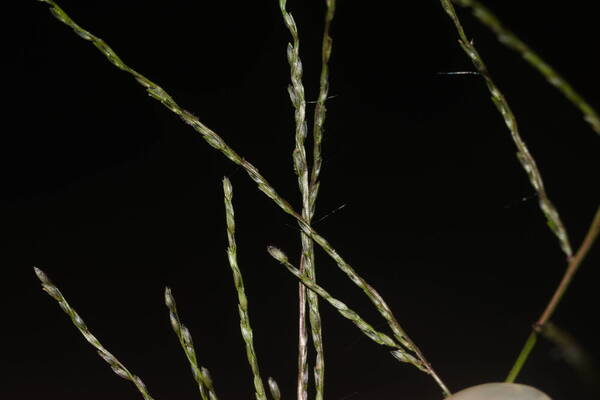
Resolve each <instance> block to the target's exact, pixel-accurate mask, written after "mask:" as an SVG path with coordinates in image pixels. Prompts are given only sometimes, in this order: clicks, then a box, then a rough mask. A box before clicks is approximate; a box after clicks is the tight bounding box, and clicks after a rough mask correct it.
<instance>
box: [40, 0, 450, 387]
mask: <svg viewBox="0 0 600 400" xmlns="http://www.w3.org/2000/svg"><path fill="white" fill-rule="evenodd" d="M38 1H41V2H44V3H47V4H49V5H50V6H51V8H50V10H51V12H52V14H53V15H54V16H55V17H56V18H57V19H59V20H60V21H61V22H63V23H64V24H66V25H68V26H70V27H71V28H73V30H74V31H75V32H76V33H77V34H78V35H79V36H80V37H81V38H83V39H85V40H88V41H91V42H92V43H93V44H94V45H95V46H96V47H97V48H98V49H99V50H100V51H101V52H102V53H103V54H104V55H105V56H106V58H107V59H108V60H109V61H110V62H111V63H112V64H113V65H115V66H116V67H117V68H119V69H121V70H123V71H125V72H128V73H129V74H131V75H133V76H134V77H135V78H136V81H137V82H138V83H139V84H140V85H142V86H144V87H145V88H146V90H147V92H148V94H149V95H150V97H152V98H154V99H156V100H158V101H159V102H161V103H162V104H163V105H164V106H165V107H167V108H168V109H169V110H171V111H172V112H173V113H175V114H177V115H178V116H179V117H180V118H181V119H182V120H183V121H184V122H185V123H187V124H188V125H190V126H192V128H193V129H194V130H195V131H196V132H198V133H199V134H200V135H201V136H202V138H203V139H204V140H205V141H206V142H207V143H208V144H209V145H210V146H212V147H214V148H215V149H217V150H219V151H220V152H221V153H223V154H224V155H225V156H226V157H227V158H229V159H230V160H231V161H232V162H234V163H235V164H236V165H239V166H240V167H242V168H243V169H244V170H245V171H246V172H247V173H248V175H249V176H250V179H252V180H253V181H254V182H255V183H256V184H257V186H258V189H259V190H260V191H262V192H263V193H264V194H265V195H267V197H269V198H270V199H271V200H273V202H275V204H277V205H278V206H279V207H280V208H281V209H282V210H283V211H284V212H285V213H287V214H289V215H291V216H292V217H294V218H295V219H296V220H297V221H298V222H299V223H300V228H301V229H302V231H303V232H305V233H306V234H307V235H309V236H310V237H311V239H313V240H314V241H315V242H316V243H317V244H318V245H319V246H321V247H322V248H323V250H324V251H325V252H326V253H327V254H328V255H329V257H331V258H332V259H333V260H334V261H335V262H336V264H337V265H338V267H339V268H340V269H341V270H342V271H343V272H344V273H345V274H346V275H347V276H348V277H349V278H350V280H352V282H353V283H354V284H355V285H357V286H358V287H360V288H361V289H362V290H363V292H364V293H365V294H366V295H367V297H368V298H369V300H370V301H371V302H372V303H373V304H374V305H375V306H376V307H377V309H378V310H379V312H380V313H381V314H382V316H383V317H384V318H385V320H386V321H387V322H388V325H390V327H391V329H392V331H393V332H394V336H395V337H396V338H397V339H398V340H399V341H400V343H402V344H403V345H404V346H405V347H407V348H409V349H416V346H415V344H414V343H413V342H412V341H410V340H409V339H408V337H407V335H406V333H405V332H404V330H403V329H402V328H401V327H400V324H399V323H398V321H397V320H396V318H395V317H394V315H393V313H392V311H391V310H390V308H389V306H388V305H387V304H386V303H385V301H384V300H383V298H382V297H381V295H379V293H377V291H376V290H375V289H374V288H373V287H372V286H371V285H369V284H368V283H367V282H366V281H365V280H364V279H363V278H362V277H360V276H359V275H358V274H357V273H356V271H355V270H354V268H352V266H351V265H350V264H348V263H347V262H346V261H345V260H344V259H343V258H342V256H341V255H340V254H339V253H338V252H337V251H336V250H335V249H333V247H332V246H331V245H330V244H329V242H328V241H327V240H326V239H325V238H324V237H322V236H321V235H319V234H318V233H317V232H316V231H315V230H314V229H313V228H312V227H311V226H310V224H309V223H307V222H306V221H305V220H304V219H303V218H302V216H301V215H300V214H299V213H297V212H296V211H295V210H294V209H293V208H292V206H291V205H290V204H289V202H288V201H287V200H285V199H284V198H283V197H281V196H280V195H279V194H278V193H277V192H276V190H275V189H274V188H273V187H272V186H271V185H270V184H269V182H268V181H267V180H266V179H265V178H264V176H262V175H261V174H260V172H259V171H258V169H257V168H256V167H255V166H254V165H252V164H251V163H249V162H248V161H247V160H245V159H244V158H243V157H241V156H240V155H239V154H237V153H236V152H235V151H234V150H233V149H232V148H231V147H229V145H227V143H225V141H224V140H223V139H222V138H221V137H220V136H219V135H217V134H216V133H215V132H214V131H212V130H211V129H209V128H208V127H206V126H205V125H204V124H203V123H202V122H200V121H199V120H198V118H197V117H196V116H194V115H193V114H192V113H191V112H189V111H187V110H185V109H183V108H181V107H180V106H179V105H178V104H177V103H176V102H175V100H174V99H173V98H172V97H171V96H170V95H169V94H168V93H167V92H166V91H165V90H164V89H162V88H161V87H160V86H158V85H157V84H155V83H154V82H152V81H150V80H149V79H147V78H146V77H144V76H143V75H141V74H140V73H139V72H137V71H135V70H134V69H132V68H130V67H129V66H127V65H126V64H125V63H123V61H122V60H121V59H120V58H119V57H118V56H117V55H116V53H115V52H114V51H113V50H112V49H111V48H110V47H109V46H108V45H107V44H106V43H105V42H104V41H103V40H102V39H100V38H98V37H96V36H94V35H92V34H91V33H90V32H88V31H86V30H84V29H82V28H81V27H79V26H78V25H77V24H75V22H74V21H73V20H72V19H71V18H70V17H69V16H68V15H67V14H66V13H65V12H64V11H63V10H62V9H61V8H60V7H58V5H57V4H56V3H55V2H54V1H52V0H38ZM419 354H420V352H419ZM421 356H422V355H421ZM421 361H423V362H424V364H425V365H426V366H427V367H428V372H429V374H431V375H432V376H433V377H434V378H435V380H436V382H437V383H438V385H440V387H441V388H442V390H443V391H444V393H449V392H448V390H447V388H446V387H445V385H443V383H442V382H441V380H440V379H439V378H438V377H437V375H435V372H434V371H433V369H432V368H431V366H430V365H429V363H428V362H426V360H425V359H424V357H423V359H422V360H421Z"/></svg>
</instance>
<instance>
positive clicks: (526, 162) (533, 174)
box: [440, 0, 573, 260]
mask: <svg viewBox="0 0 600 400" xmlns="http://www.w3.org/2000/svg"><path fill="white" fill-rule="evenodd" d="M440 2H441V3H442V7H443V8H444V10H445V11H446V13H447V14H448V16H449V17H450V19H451V20H452V22H453V24H454V26H455V28H456V30H457V32H458V37H459V40H458V42H459V44H460V46H461V47H462V49H463V51H464V52H465V53H466V54H467V56H468V57H469V58H470V59H471V62H472V63H473V65H474V66H475V68H476V69H477V71H478V72H479V73H480V74H481V76H482V77H483V79H484V80H485V83H486V85H487V87H488V90H489V92H490V94H491V98H492V101H493V102H494V104H495V105H496V108H497V109H498V111H499V112H500V114H501V115H502V117H503V118H504V122H505V124H506V126H507V127H508V130H509V132H510V134H511V137H512V139H513V142H514V143H515V145H516V147H517V158H518V159H519V161H520V162H521V166H522V167H523V169H524V170H525V172H526V173H527V176H528V177H529V181H530V183H531V186H533V188H534V189H535V191H536V192H537V195H538V199H539V207H540V209H541V210H542V212H543V213H544V215H545V216H546V220H547V223H548V226H549V227H550V229H551V230H552V232H553V233H554V235H556V237H557V238H558V241H559V244H560V247H561V249H562V251H563V252H564V253H565V255H566V256H567V260H570V258H571V257H572V255H573V250H572V249H571V244H570V243H569V238H568V236H567V230H566V229H565V227H564V225H563V223H562V221H561V219H560V215H559V214H558V211H557V210H556V207H555V206H554V204H552V202H551V201H550V199H549V198H548V194H547V193H546V189H545V187H544V181H543V180H542V175H541V173H540V170H539V168H538V166H537V163H536V162H535V159H534V158H533V156H532V155H531V153H530V152H529V149H528V148H527V145H526V144H525V142H524V141H523V139H522V138H521V134H520V133H519V128H518V126H517V119H516V117H515V115H514V113H513V111H512V109H511V108H510V106H509V104H508V101H507V100H506V98H505V97H504V95H503V94H502V92H501V91H500V89H498V87H497V86H496V84H495V83H494V81H493V80H492V78H491V76H490V73H489V71H488V69H487V66H486V65H485V63H484V62H483V59H482V58H481V56H480V55H479V52H478V51H477V49H476V48H475V45H474V44H473V41H471V40H469V39H468V38H467V35H466V33H465V31H464V29H463V27H462V24H461V22H460V20H459V19H458V16H457V15H456V10H455V9H454V6H453V5H452V1H451V0H440Z"/></svg>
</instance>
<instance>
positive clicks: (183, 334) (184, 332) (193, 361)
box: [165, 287, 217, 400]
mask: <svg viewBox="0 0 600 400" xmlns="http://www.w3.org/2000/svg"><path fill="white" fill-rule="evenodd" d="M165 304H166V306H167V308H168V309H169V319H170V321H171V327H172V328H173V331H174V332H175V334H176V335H177V338H178V339H179V343H180V344H181V347H182V348H183V352H184V353H185V356H186V357H187V359H188V362H189V363H190V368H191V369H192V374H193V375H194V380H195V381H196V383H197V384H198V390H199V391H200V396H202V400H216V399H217V394H216V393H215V390H214V388H213V385H212V382H211V379H210V375H208V370H207V369H206V368H204V367H201V366H199V365H198V358H197V356H196V350H195V349H194V342H193V340H192V335H191V333H190V331H189V329H188V328H187V327H186V326H185V325H184V324H183V323H182V322H181V319H180V318H179V313H177V304H176V303H175V297H173V293H172V292H171V289H170V288H168V287H167V288H165ZM205 371H206V372H205Z"/></svg>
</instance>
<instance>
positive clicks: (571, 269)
mask: <svg viewBox="0 0 600 400" xmlns="http://www.w3.org/2000/svg"><path fill="white" fill-rule="evenodd" d="M598 232H600V207H598V210H597V211H596V215H594V219H593V220H592V224H591V225H590V228H589V230H588V232H587V234H586V235H585V238H584V239H583V243H581V246H580V247H579V250H577V253H575V256H574V257H573V258H572V259H571V262H570V263H569V265H568V267H567V270H566V271H565V274H564V275H563V277H562V280H561V281H560V284H559V285H558V287H557V288H556V291H555V292H554V294H553V295H552V298H551V299H550V302H549V303H548V305H547V306H546V309H545V310H544V312H543V313H542V315H541V316H540V318H539V319H538V320H537V322H536V323H535V325H536V327H537V329H538V330H539V329H540V328H541V327H543V326H544V325H545V324H546V322H548V320H549V319H550V317H551V316H552V314H553V313H554V311H555V310H556V307H557V306H558V303H559V302H560V300H561V299H562V297H563V295H564V294H565V292H566V291H567V288H568V287H569V284H570V283H571V280H572V279H573V276H574V275H575V272H577V270H578V269H579V266H580V265H581V262H582V261H583V259H584V258H585V256H586V255H587V253H588V252H589V251H590V249H591V248H592V245H593V244H594V241H595V240H596V238H597V237H598Z"/></svg>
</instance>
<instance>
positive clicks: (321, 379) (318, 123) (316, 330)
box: [307, 0, 336, 400]
mask: <svg viewBox="0 0 600 400" xmlns="http://www.w3.org/2000/svg"><path fill="white" fill-rule="evenodd" d="M325 3H326V6H327V11H326V13H325V27H324V29H323V43H322V54H321V77H320V84H319V97H318V99H317V104H316V106H315V113H314V122H313V166H312V170H311V178H310V184H309V206H308V211H309V213H308V219H307V220H308V221H310V220H312V217H313V216H314V215H315V209H316V202H317V195H318V193H319V187H320V182H319V175H320V172H321V166H322V156H321V143H322V141H323V125H324V123H325V115H326V112H327V109H326V108H325V101H326V100H327V94H328V92H329V58H330V57H331V49H332V39H331V36H330V34H329V31H330V28H331V22H332V21H333V17H334V15H335V4H336V0H325ZM309 255H310V265H312V271H310V272H312V276H310V275H309V276H310V277H311V278H312V279H313V281H315V280H316V271H315V255H314V250H313V244H312V240H311V241H310V254H309ZM308 306H309V311H310V312H309V315H310V325H311V329H312V339H313V345H314V346H315V351H316V353H317V356H316V360H315V368H314V376H315V389H316V396H315V400H323V397H324V391H325V354H324V349H323V331H322V325H321V315H320V313H319V299H318V296H317V294H316V293H314V292H312V291H309V292H308Z"/></svg>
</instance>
